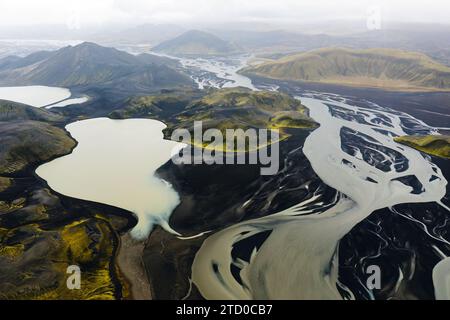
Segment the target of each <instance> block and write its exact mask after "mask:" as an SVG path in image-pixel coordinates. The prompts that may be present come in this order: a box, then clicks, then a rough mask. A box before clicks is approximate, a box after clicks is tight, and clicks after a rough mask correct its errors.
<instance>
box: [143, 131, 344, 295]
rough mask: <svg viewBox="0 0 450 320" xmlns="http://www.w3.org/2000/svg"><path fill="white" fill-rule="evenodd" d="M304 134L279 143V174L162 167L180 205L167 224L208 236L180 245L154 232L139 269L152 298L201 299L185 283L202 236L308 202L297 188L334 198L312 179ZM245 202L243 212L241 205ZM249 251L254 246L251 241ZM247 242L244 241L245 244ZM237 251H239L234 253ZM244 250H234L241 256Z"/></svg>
mask: <svg viewBox="0 0 450 320" xmlns="http://www.w3.org/2000/svg"><path fill="white" fill-rule="evenodd" d="M309 132H310V131H308V130H300V129H297V130H291V131H290V133H291V134H292V136H291V138H289V139H288V140H286V141H283V142H281V144H280V159H282V160H281V161H280V162H281V164H280V171H279V173H278V174H277V175H274V176H261V175H260V167H259V166H258V165H211V166H208V165H182V166H178V165H175V164H173V163H172V162H169V163H167V164H166V165H165V166H163V167H162V168H160V169H159V170H158V172H157V174H158V176H160V177H161V178H164V179H166V180H167V181H169V182H170V183H172V184H173V186H174V188H175V190H176V191H177V192H178V193H179V195H180V197H181V204H180V205H179V206H178V207H177V208H176V209H175V211H174V212H173V213H172V216H171V219H170V225H171V227H172V228H174V229H175V230H176V231H178V232H180V233H181V234H182V235H183V236H192V235H196V234H199V233H201V232H206V231H211V232H209V233H207V234H206V235H203V236H201V237H197V238H195V239H190V240H180V239H178V238H177V237H175V236H173V235H171V234H168V233H167V232H165V231H163V230H162V229H160V228H157V229H156V230H155V231H154V232H153V233H152V234H151V235H150V237H149V238H148V240H147V242H146V247H145V249H144V257H143V260H144V264H145V267H146V269H147V275H148V277H149V282H150V284H151V286H152V297H153V298H154V299H180V298H183V297H188V298H191V299H197V298H201V296H200V294H199V293H198V291H197V290H196V288H195V286H194V285H193V289H192V292H191V294H190V295H187V293H188V292H189V288H190V284H189V281H188V278H190V274H191V265H192V261H193V259H194V256H195V253H196V252H197V251H198V249H199V248H200V246H201V244H202V242H203V241H204V239H205V238H206V237H208V236H209V235H211V234H212V233H214V232H217V231H219V230H222V229H223V228H226V227H228V226H230V225H233V224H235V223H238V222H241V221H245V220H249V219H253V218H257V217H261V216H266V215H270V214H273V213H276V212H278V211H281V210H284V209H287V208H289V207H291V206H293V205H295V204H298V203H299V202H301V201H303V200H306V199H308V198H310V197H311V192H308V191H306V190H305V189H304V188H303V185H304V184H305V183H310V190H312V191H314V190H319V191H320V192H321V193H322V194H323V195H324V201H325V202H329V201H331V200H332V199H333V198H334V196H335V190H334V189H331V188H329V187H327V186H325V185H324V184H323V183H322V182H321V181H320V179H319V178H318V177H317V176H316V175H315V173H314V171H313V170H312V168H311V166H310V163H309V161H308V160H307V158H306V157H305V156H304V155H303V152H302V149H301V147H302V146H303V144H304V141H305V138H306V137H307V136H308V134H309ZM247 201H250V202H249V203H248V204H247V206H246V208H245V209H243V208H242V206H243V205H244V204H245V203H246V202H247ZM253 240H254V241H253V242H254V243H253V244H252V245H253V246H258V245H259V242H260V241H259V240H258V239H253ZM246 243H248V242H246ZM239 251H241V252H239ZM247 251H248V248H245V247H242V248H238V247H237V248H235V250H234V254H235V255H236V256H243V255H245V254H246V252H247Z"/></svg>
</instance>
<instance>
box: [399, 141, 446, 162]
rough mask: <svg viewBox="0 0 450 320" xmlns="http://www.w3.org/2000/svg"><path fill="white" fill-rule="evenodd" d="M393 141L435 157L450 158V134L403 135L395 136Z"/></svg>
mask: <svg viewBox="0 0 450 320" xmlns="http://www.w3.org/2000/svg"><path fill="white" fill-rule="evenodd" d="M395 141H396V142H398V143H401V144H404V145H407V146H409V147H411V148H414V149H417V150H419V151H422V152H425V153H428V154H431V155H434V156H437V157H442V158H447V159H450V136H442V135H428V136H403V137H397V138H395Z"/></svg>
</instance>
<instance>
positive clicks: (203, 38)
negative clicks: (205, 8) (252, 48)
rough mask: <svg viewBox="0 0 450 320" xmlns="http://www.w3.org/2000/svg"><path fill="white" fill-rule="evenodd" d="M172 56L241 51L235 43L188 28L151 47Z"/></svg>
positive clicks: (212, 54)
mask: <svg viewBox="0 0 450 320" xmlns="http://www.w3.org/2000/svg"><path fill="white" fill-rule="evenodd" d="M153 51H155V52H161V53H165V54H169V55H173V56H219V55H227V54H233V53H238V52H242V49H240V48H239V47H238V46H237V45H235V44H233V43H232V42H229V41H225V40H223V39H221V38H219V37H217V36H215V35H213V34H211V33H208V32H204V31H198V30H190V31H187V32H185V33H183V34H182V35H180V36H178V37H176V38H174V39H171V40H168V41H164V42H162V43H160V44H159V45H157V46H155V47H154V48H153Z"/></svg>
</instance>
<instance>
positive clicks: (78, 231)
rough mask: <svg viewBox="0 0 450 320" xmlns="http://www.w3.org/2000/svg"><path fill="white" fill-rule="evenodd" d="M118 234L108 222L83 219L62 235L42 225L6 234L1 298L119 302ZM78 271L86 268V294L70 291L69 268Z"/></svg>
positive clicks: (0, 248)
mask: <svg viewBox="0 0 450 320" xmlns="http://www.w3.org/2000/svg"><path fill="white" fill-rule="evenodd" d="M112 232H113V231H112V230H111V229H110V225H109V222H108V220H107V219H106V218H104V219H102V218H100V217H94V218H82V219H80V220H77V221H74V222H72V223H70V224H68V225H66V226H63V227H61V228H58V229H56V230H44V229H41V228H40V227H39V226H38V225H36V224H30V225H26V226H21V227H17V228H15V229H12V230H6V229H5V228H3V229H0V235H1V238H0V270H2V274H0V280H1V281H0V292H1V297H3V298H5V299H36V300H39V299H44V300H46V299H55V300H56V299H68V300H71V299H82V300H91V299H95V300H110V299H114V298H115V290H116V288H115V286H114V283H113V279H112V276H111V270H110V269H111V268H110V263H111V259H112V256H113V250H114V243H113V239H114V235H113V234H112ZM7 261H9V262H7ZM72 265H75V266H78V267H79V268H80V271H81V288H80V289H73V290H71V289H69V288H68V287H67V279H68V277H69V276H70V274H68V273H67V268H68V267H69V266H72ZM5 266H7V268H5ZM112 269H113V268H112ZM8 271H9V272H10V273H9V274H8V273H7V272H8ZM2 277H3V278H4V279H3V278H2Z"/></svg>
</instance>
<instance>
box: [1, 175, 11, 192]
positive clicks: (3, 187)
mask: <svg viewBox="0 0 450 320" xmlns="http://www.w3.org/2000/svg"><path fill="white" fill-rule="evenodd" d="M12 181H13V180H12V179H10V178H5V177H0V192H3V191H5V190H7V189H8V188H9V187H10V186H11V185H12Z"/></svg>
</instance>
